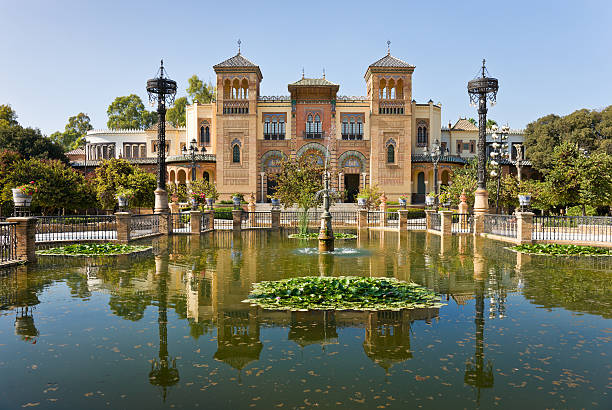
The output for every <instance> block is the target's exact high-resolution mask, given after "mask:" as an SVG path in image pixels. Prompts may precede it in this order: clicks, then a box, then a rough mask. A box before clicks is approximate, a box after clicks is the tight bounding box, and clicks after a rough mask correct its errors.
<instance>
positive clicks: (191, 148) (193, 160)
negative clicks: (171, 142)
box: [182, 138, 206, 181]
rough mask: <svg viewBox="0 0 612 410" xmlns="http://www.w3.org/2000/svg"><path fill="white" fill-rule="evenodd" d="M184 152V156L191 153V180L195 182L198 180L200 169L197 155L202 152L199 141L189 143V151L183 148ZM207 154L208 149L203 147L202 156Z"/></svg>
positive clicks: (193, 140)
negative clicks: (198, 170)
mask: <svg viewBox="0 0 612 410" xmlns="http://www.w3.org/2000/svg"><path fill="white" fill-rule="evenodd" d="M182 151H183V155H187V152H189V157H190V158H189V159H190V160H191V165H190V167H191V180H192V181H195V180H196V168H197V167H198V165H197V164H196V154H197V153H198V152H200V151H199V150H198V143H197V141H196V140H195V138H194V139H192V140H191V142H190V143H189V149H187V148H186V147H183V149H182ZM205 152H206V148H204V147H202V154H203V153H205Z"/></svg>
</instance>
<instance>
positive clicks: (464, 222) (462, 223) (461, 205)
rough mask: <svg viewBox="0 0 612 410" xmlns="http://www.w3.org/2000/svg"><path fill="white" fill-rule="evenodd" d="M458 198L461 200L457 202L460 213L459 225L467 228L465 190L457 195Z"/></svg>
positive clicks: (467, 210)
mask: <svg viewBox="0 0 612 410" xmlns="http://www.w3.org/2000/svg"><path fill="white" fill-rule="evenodd" d="M459 199H460V201H461V202H459V213H460V214H461V216H459V226H460V229H467V226H468V223H469V216H468V213H469V206H468V204H467V196H466V195H465V190H463V192H461V196H460V197H459Z"/></svg>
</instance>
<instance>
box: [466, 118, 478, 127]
mask: <svg viewBox="0 0 612 410" xmlns="http://www.w3.org/2000/svg"><path fill="white" fill-rule="evenodd" d="M468 122H471V123H472V124H474V125H476V126H478V121H476V120H475V119H474V118H468Z"/></svg>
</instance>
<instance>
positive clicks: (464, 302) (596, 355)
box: [0, 231, 612, 409]
mask: <svg viewBox="0 0 612 410" xmlns="http://www.w3.org/2000/svg"><path fill="white" fill-rule="evenodd" d="M478 241H479V242H478V244H477V245H478V246H474V245H475V244H474V239H473V238H472V237H468V236H453V237H452V238H445V239H441V238H440V237H438V236H433V235H428V234H426V233H423V232H406V233H402V234H401V235H400V234H398V233H396V232H370V233H369V237H366V238H360V239H359V240H358V241H344V242H343V243H341V242H337V244H336V246H337V247H342V248H344V250H343V251H342V252H340V253H337V254H325V255H319V254H318V252H312V251H309V250H304V248H312V247H314V246H316V243H315V242H301V241H297V240H289V239H285V237H284V234H280V233H274V232H263V231H260V232H256V231H249V232H243V233H242V234H241V235H233V234H232V233H229V232H227V233H224V232H217V233H215V234H214V235H210V236H202V237H201V238H191V237H188V236H174V237H170V238H165V239H160V240H155V241H153V246H154V250H153V254H149V255H144V256H138V257H121V258H115V259H96V260H94V259H89V260H84V259H74V258H73V259H67V258H51V257H47V258H41V259H40V263H39V265H38V266H33V267H25V266H22V267H19V268H17V269H13V270H10V271H6V272H2V275H0V375H1V377H0V380H1V384H0V408H2V409H18V408H25V407H36V408H52V409H65V408H74V409H77V408H80V409H84V408H88V409H96V408H134V409H136V408H138V409H139V408H144V409H154V408H169V407H176V408H194V407H203V408H209V409H210V408H213V409H241V408H263V409H270V408H310V407H339V408H349V409H358V408H364V409H365V408H445V409H456V408H507V409H516V408H520V407H522V408H525V409H527V408H602V409H610V408H612V398H611V397H610V394H611V393H612V376H611V374H612V373H611V368H612V360H611V357H610V356H611V355H612V349H611V346H612V344H611V343H610V342H611V339H612V320H611V318H612V301H611V300H612V299H611V295H612V258H601V257H600V258H588V257H583V258H579V259H576V258H575V259H567V258H551V257H544V256H525V255H519V254H517V253H514V252H512V251H509V250H507V249H505V248H504V246H505V245H504V244H502V243H500V242H495V241H487V240H481V239H478ZM305 275H334V276H338V275H360V276H373V277H383V276H387V277H395V278H397V279H400V280H411V281H414V282H417V283H420V284H422V285H425V286H427V287H429V288H431V289H434V290H435V291H437V292H438V293H439V294H440V298H441V300H442V301H443V302H444V303H445V305H444V306H442V307H441V308H440V309H420V310H413V311H403V312H376V313H371V312H336V313H334V312H316V313H314V312H313V313H309V312H296V313H290V312H270V311H263V310H261V309H258V308H254V307H250V306H248V305H246V304H244V303H241V301H242V300H243V299H245V298H246V296H247V295H248V293H249V290H250V288H251V284H252V283H254V282H257V281H261V280H275V279H281V278H288V277H295V276H305Z"/></svg>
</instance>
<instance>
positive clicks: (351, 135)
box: [349, 118, 355, 140]
mask: <svg viewBox="0 0 612 410" xmlns="http://www.w3.org/2000/svg"><path fill="white" fill-rule="evenodd" d="M349 139H351V140H354V139H355V119H353V118H351V123H350V128H349Z"/></svg>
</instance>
